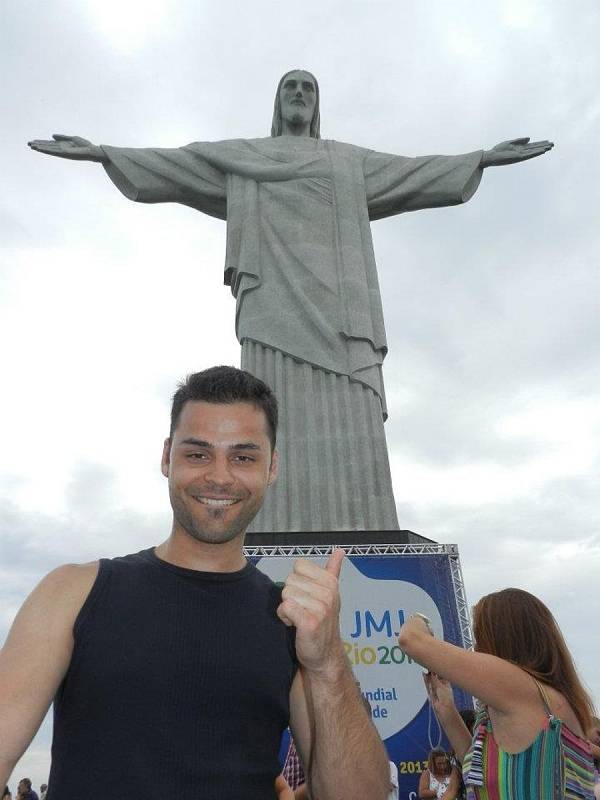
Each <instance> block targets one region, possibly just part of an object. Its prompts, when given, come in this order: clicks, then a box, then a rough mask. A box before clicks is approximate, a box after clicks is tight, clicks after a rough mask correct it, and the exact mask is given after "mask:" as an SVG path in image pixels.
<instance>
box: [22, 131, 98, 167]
mask: <svg viewBox="0 0 600 800" xmlns="http://www.w3.org/2000/svg"><path fill="white" fill-rule="evenodd" d="M27 144H28V145H29V147H31V149H32V150H36V151H37V152H38V153H46V155H49V156H58V158H70V159H72V160H73V161H98V162H99V163H101V164H104V163H106V161H107V158H106V156H105V154H104V151H103V150H102V148H101V147H98V146H97V145H95V144H92V143H91V142H89V141H88V140H87V139H83V138H82V137H81V136H65V135H64V134H62V133H54V134H53V135H52V139H34V140H33V141H31V142H27Z"/></svg>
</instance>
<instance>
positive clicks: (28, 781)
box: [19, 778, 31, 792]
mask: <svg viewBox="0 0 600 800" xmlns="http://www.w3.org/2000/svg"><path fill="white" fill-rule="evenodd" d="M19 783H24V784H25V786H27V791H28V792H30V791H31V781H30V780H29V778H21V780H20V781H19Z"/></svg>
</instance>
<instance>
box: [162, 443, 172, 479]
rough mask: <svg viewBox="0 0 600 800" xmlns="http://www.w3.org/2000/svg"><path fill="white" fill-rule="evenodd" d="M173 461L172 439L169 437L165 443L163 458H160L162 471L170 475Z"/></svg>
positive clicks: (166, 475)
mask: <svg viewBox="0 0 600 800" xmlns="http://www.w3.org/2000/svg"><path fill="white" fill-rule="evenodd" d="M170 463H171V439H170V437H167V438H166V439H165V443H164V444H163V451H162V458H161V459H160V471H161V472H162V474H163V475H164V476H165V478H168V477H169V464H170Z"/></svg>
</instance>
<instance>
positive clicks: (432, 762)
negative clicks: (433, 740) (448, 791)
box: [427, 747, 452, 778]
mask: <svg viewBox="0 0 600 800" xmlns="http://www.w3.org/2000/svg"><path fill="white" fill-rule="evenodd" d="M427 764H428V765H429V771H430V772H431V773H433V775H435V776H436V778H444V777H446V775H450V773H451V772H452V764H451V763H450V759H449V758H448V753H446V751H445V750H442V748H441V747H434V748H433V750H432V751H431V752H430V753H429V755H428V756H427Z"/></svg>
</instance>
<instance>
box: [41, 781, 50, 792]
mask: <svg viewBox="0 0 600 800" xmlns="http://www.w3.org/2000/svg"><path fill="white" fill-rule="evenodd" d="M47 791H48V784H47V783H42V785H41V786H40V792H47Z"/></svg>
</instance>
